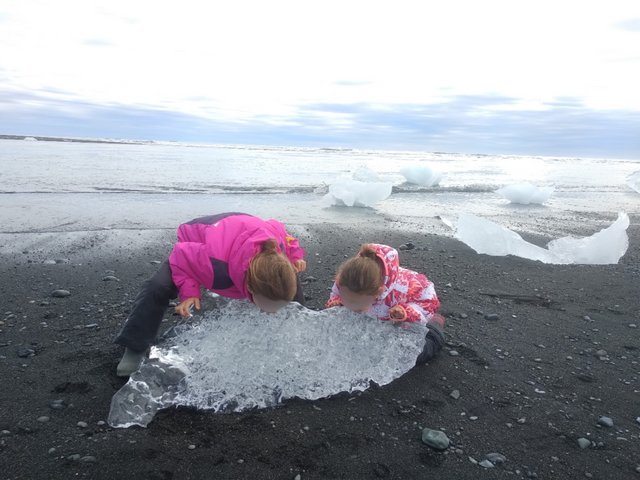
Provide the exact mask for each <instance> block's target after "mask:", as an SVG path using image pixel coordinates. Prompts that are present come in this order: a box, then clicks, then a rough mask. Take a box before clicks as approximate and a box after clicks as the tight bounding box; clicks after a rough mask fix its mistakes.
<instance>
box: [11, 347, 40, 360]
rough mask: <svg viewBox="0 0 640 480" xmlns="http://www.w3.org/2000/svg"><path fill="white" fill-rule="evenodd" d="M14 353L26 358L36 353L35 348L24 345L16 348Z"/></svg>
mask: <svg viewBox="0 0 640 480" xmlns="http://www.w3.org/2000/svg"><path fill="white" fill-rule="evenodd" d="M16 354H17V355H18V357H20V358H27V357H33V356H35V354H36V351H35V350H32V349H31V348H25V347H21V348H19V349H18V351H17V352H16Z"/></svg>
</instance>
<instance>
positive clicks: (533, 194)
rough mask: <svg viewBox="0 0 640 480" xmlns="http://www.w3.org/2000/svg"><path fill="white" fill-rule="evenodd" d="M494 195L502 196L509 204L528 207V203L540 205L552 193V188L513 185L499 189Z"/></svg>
mask: <svg viewBox="0 0 640 480" xmlns="http://www.w3.org/2000/svg"><path fill="white" fill-rule="evenodd" d="M496 193H497V194H499V195H502V196H503V197H504V198H506V199H507V200H509V201H510V202H511V203H521V204H523V205H529V204H530V203H539V204H542V203H544V202H546V201H547V199H548V198H549V197H550V196H551V194H552V193H553V187H536V186H535V185H532V184H530V183H527V182H525V183H514V184H513V185H508V186H506V187H502V188H499V189H498V190H496Z"/></svg>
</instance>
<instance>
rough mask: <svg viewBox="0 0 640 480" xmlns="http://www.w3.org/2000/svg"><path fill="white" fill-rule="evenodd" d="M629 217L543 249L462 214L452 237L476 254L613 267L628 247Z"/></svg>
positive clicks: (494, 226) (480, 220)
mask: <svg viewBox="0 0 640 480" xmlns="http://www.w3.org/2000/svg"><path fill="white" fill-rule="evenodd" d="M628 227H629V216H628V215H627V214H626V213H624V212H622V213H620V214H619V215H618V219H617V220H616V221H615V222H613V223H612V224H611V225H610V226H609V227H607V228H605V229H603V230H600V231H599V232H598V233H594V234H593V235H591V236H590V237H584V238H574V237H562V238H559V239H557V240H552V241H551V242H549V243H548V244H547V248H542V247H539V246H537V245H534V244H532V243H529V242H527V241H525V240H524V239H523V238H522V237H521V236H520V235H518V234H517V233H516V232H514V231H512V230H509V229H508V228H505V227H503V226H501V225H498V224H497V223H494V222H491V221H489V220H485V219H483V218H480V217H476V216H475V215H471V214H463V215H461V216H460V218H459V219H458V224H457V227H456V233H455V236H456V238H458V239H459V240H461V241H463V242H464V243H466V244H467V245H469V246H470V247H471V248H473V249H474V250H475V251H476V252H478V253H484V254H487V255H494V256H504V255H515V256H517V257H522V258H528V259H530V260H539V261H541V262H544V263H555V264H570V263H577V264H599V265H605V264H615V263H618V261H619V260H620V258H622V256H623V255H624V254H625V253H626V251H627V248H628V247H629V238H628V236H627V228H628Z"/></svg>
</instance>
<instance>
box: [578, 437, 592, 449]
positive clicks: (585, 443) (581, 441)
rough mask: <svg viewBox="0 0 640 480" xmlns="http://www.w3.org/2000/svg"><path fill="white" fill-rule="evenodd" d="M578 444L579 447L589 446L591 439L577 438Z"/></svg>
mask: <svg viewBox="0 0 640 480" xmlns="http://www.w3.org/2000/svg"><path fill="white" fill-rule="evenodd" d="M578 445H579V446H580V448H588V447H589V446H591V440H587V439H586V438H584V437H582V438H579V439H578Z"/></svg>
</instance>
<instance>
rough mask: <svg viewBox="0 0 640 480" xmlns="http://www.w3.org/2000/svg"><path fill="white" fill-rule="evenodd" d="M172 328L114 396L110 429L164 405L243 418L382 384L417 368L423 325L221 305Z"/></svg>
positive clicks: (141, 420)
mask: <svg viewBox="0 0 640 480" xmlns="http://www.w3.org/2000/svg"><path fill="white" fill-rule="evenodd" d="M215 302H216V307H215V308H214V309H212V310H210V311H208V312H207V313H206V314H204V315H203V316H202V317H200V319H199V321H197V320H196V319H195V318H194V319H192V320H191V321H190V322H189V323H185V324H184V325H183V326H181V327H179V328H176V329H175V331H174V335H173V336H170V337H168V338H166V339H165V340H164V341H163V342H162V343H161V344H160V345H159V346H158V347H153V348H152V350H151V355H150V358H149V359H148V360H146V361H145V362H144V363H143V364H142V366H141V368H140V370H139V371H138V372H135V373H134V374H133V375H131V378H130V379H129V381H128V382H127V383H126V384H125V385H124V386H123V387H122V388H121V389H120V390H119V391H118V392H116V394H115V395H114V396H113V399H112V400H111V411H110V412H109V418H108V421H109V424H110V425H111V426H113V427H123V428H126V427H129V426H131V425H140V426H146V425H147V424H148V423H149V422H150V421H151V420H152V419H153V416H154V415H155V414H156V412H157V411H158V410H160V409H162V408H167V407H171V406H177V405H183V406H191V407H196V408H198V409H203V410H213V411H216V412H217V411H222V412H232V411H233V412H239V411H243V410H248V409H252V408H263V407H270V406H275V405H277V404H279V403H281V402H282V400H285V399H290V398H294V397H298V398H303V399H310V400H315V399H318V398H322V397H327V396H330V395H334V394H336V393H339V392H352V391H356V390H365V389H367V388H369V385H370V382H375V383H377V384H379V385H384V384H387V383H389V382H391V381H392V380H394V379H395V378H398V377H399V376H401V375H403V374H404V373H405V372H407V371H408V370H409V369H411V368H412V367H413V366H414V365H415V361H416V358H417V356H418V355H419V354H420V352H421V351H422V348H423V347H424V336H425V334H426V332H427V328H426V327H425V326H422V325H416V324H409V325H402V326H398V325H394V324H392V323H391V322H384V321H380V320H377V319H374V318H370V317H367V316H365V315H362V314H356V313H353V312H350V311H348V310H347V309H345V308H343V307H336V308H331V309H328V310H323V311H314V310H308V309H306V308H304V307H302V306H300V305H298V304H291V305H289V306H287V307H286V308H283V309H281V310H280V311H279V312H278V313H276V314H272V315H269V314H265V313H262V312H260V311H259V310H258V309H257V308H256V307H255V306H254V305H253V304H251V303H249V302H244V301H237V300H227V299H223V298H218V299H216V300H215Z"/></svg>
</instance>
